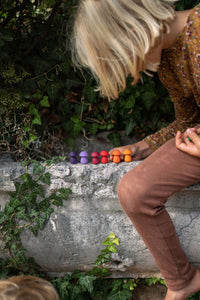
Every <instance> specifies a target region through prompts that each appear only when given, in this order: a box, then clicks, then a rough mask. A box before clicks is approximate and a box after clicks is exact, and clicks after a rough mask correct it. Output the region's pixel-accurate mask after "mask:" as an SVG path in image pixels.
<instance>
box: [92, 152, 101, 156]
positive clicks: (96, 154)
mask: <svg viewBox="0 0 200 300" xmlns="http://www.w3.org/2000/svg"><path fill="white" fill-rule="evenodd" d="M99 155H100V154H99V152H97V151H94V152H92V154H91V156H92V157H98V156H99Z"/></svg>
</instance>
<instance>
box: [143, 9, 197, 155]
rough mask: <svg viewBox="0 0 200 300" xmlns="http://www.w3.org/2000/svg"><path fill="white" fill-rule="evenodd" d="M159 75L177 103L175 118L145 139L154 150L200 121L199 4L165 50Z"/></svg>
mask: <svg viewBox="0 0 200 300" xmlns="http://www.w3.org/2000/svg"><path fill="white" fill-rule="evenodd" d="M158 75H159V78H160V80H161V82H162V83H163V84H164V86H165V87H166V88H167V90H168V91H169V95H170V97H171V99H172V101H173V103H174V108H175V115H176V119H175V121H174V122H172V123H170V125H169V126H168V127H166V128H163V129H161V130H160V131H158V132H156V133H155V134H152V135H149V136H148V137H146V138H145V139H144V140H145V142H146V143H147V144H149V146H150V147H151V149H152V151H155V150H156V149H157V148H159V147H160V146H161V145H162V144H164V143H165V142H166V141H168V140H169V139H171V138H172V137H175V135H176V133H177V131H178V130H180V131H181V132H184V131H185V129H187V128H188V127H193V126H195V125H197V124H200V4H198V5H197V6H196V7H195V8H194V9H193V10H192V12H191V14H190V15H189V17H188V19H187V23H186V24H185V27H184V29H183V31H182V32H181V33H180V35H179V36H178V37H177V38H176V40H175V41H174V43H173V44H172V45H171V46H170V47H169V48H167V49H164V50H163V51H162V56H161V63H160V67H159V70H158Z"/></svg>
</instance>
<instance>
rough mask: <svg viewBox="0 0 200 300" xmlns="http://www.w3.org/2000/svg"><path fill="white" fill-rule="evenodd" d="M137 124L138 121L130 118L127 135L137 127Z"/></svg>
mask: <svg viewBox="0 0 200 300" xmlns="http://www.w3.org/2000/svg"><path fill="white" fill-rule="evenodd" d="M136 125H137V122H136V121H135V120H133V119H130V120H129V121H128V123H127V124H126V128H125V130H126V135H129V134H130V133H132V132H133V129H134V128H135V126H136Z"/></svg>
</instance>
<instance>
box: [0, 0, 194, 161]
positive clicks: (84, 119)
mask: <svg viewBox="0 0 200 300" xmlns="http://www.w3.org/2000/svg"><path fill="white" fill-rule="evenodd" d="M77 3H78V0H68V1H64V0H43V1H42V0H15V1H13V0H8V1H3V2H2V3H1V7H0V51H1V57H0V151H10V152H13V153H14V154H15V156H16V158H17V159H19V160H22V159H27V158H29V157H32V158H36V157H41V156H43V157H47V158H49V157H50V156H51V155H52V152H56V151H57V149H56V147H57V148H59V142H60V141H63V142H65V143H66V144H67V145H68V146H69V147H71V148H72V147H73V141H74V139H75V138H76V137H77V136H78V135H79V134H83V135H84V136H87V137H89V136H90V135H95V134H97V133H98V132H101V131H105V130H106V131H109V138H110V139H111V140H112V142H113V143H114V144H115V145H117V144H119V143H120V136H119V133H118V132H119V131H120V130H124V131H125V134H126V135H128V136H131V135H133V134H136V135H137V136H138V138H143V137H144V136H145V135H147V134H149V133H151V132H154V131H156V130H158V129H160V128H161V127H163V126H166V125H167V124H168V123H169V122H171V121H172V120H173V118H174V111H173V105H172V103H171V101H170V99H169V96H168V93H167V91H166V90H165V89H164V87H163V86H162V84H161V83H160V81H159V80H158V78H157V75H155V76H154V78H151V77H147V76H144V83H143V84H142V83H139V84H138V85H137V86H135V87H133V86H131V79H130V78H128V79H127V89H126V90H125V91H124V92H123V93H121V94H120V97H119V99H118V100H116V101H111V102H109V101H108V100H107V99H102V98H101V97H100V95H99V93H98V92H95V87H96V82H95V81H94V79H93V78H92V76H91V75H90V74H88V73H87V72H86V71H84V72H83V73H81V72H80V71H78V70H74V67H73V64H72V61H71V53H70V46H69V40H70V35H71V24H72V23H73V14H74V12H75V11H76V5H77ZM197 3H199V0H196V1H185V0H182V1H178V2H177V4H176V6H177V9H187V8H191V7H192V6H194V5H196V4H197ZM58 151H59V150H58Z"/></svg>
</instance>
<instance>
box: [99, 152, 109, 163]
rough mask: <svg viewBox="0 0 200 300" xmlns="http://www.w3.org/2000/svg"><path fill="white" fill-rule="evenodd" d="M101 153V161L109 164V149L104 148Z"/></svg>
mask: <svg viewBox="0 0 200 300" xmlns="http://www.w3.org/2000/svg"><path fill="white" fill-rule="evenodd" d="M100 155H101V163H102V164H107V163H108V157H107V156H108V155H109V153H108V151H106V150H103V151H101V152H100Z"/></svg>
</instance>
